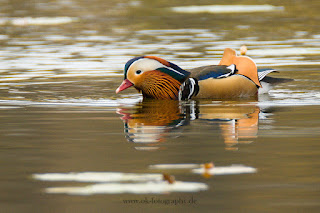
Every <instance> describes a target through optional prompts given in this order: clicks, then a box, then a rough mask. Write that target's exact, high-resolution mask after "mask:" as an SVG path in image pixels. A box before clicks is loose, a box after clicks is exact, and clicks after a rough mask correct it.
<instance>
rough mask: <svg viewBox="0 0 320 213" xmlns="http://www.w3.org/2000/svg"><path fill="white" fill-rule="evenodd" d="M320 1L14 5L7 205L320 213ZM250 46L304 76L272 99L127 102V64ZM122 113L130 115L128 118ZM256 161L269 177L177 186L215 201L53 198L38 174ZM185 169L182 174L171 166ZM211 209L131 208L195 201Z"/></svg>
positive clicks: (2, 66) (3, 73)
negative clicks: (123, 86)
mask: <svg viewBox="0 0 320 213" xmlns="http://www.w3.org/2000/svg"><path fill="white" fill-rule="evenodd" d="M319 10H320V2H319V1H315V0H308V1H305V0H288V1H280V0H258V1H257V0H255V1H250V0H238V1H231V0H223V1H219V0H215V1H210V0H199V1H197V2H195V1H191V0H183V1H182V0H176V1H168V0H159V1H147V0H137V1H130V0H92V1H83V0H28V1H26V0H0V116H1V121H0V141H1V142H0V165H1V174H0V191H1V192H2V193H1V195H0V210H1V211H3V212H35V211H41V212H75V211H77V212H88V211H90V212H100V211H101V212H106V211H111V212H119V211H123V210H126V211H128V210H130V211H132V212H140V210H141V209H142V208H143V209H148V210H150V211H153V212H163V211H165V210H167V209H168V208H174V209H175V210H176V211H177V212H182V211H185V209H186V208H188V211H197V212H198V211H207V210H213V211H214V210H216V211H219V212H234V211H239V209H240V210H243V211H245V212H265V211H267V212H273V211H274V212H288V211H307V212H318V211H319V209H320V206H319V202H318V200H319V196H320V192H319V187H320V185H319V181H320V177H319V175H320V173H319V166H320V164H319V163H318V161H319V154H320V152H319V150H320V149H319V148H320V146H319V144H318V141H319V134H320V122H319V120H320V117H319V105H320V85H319V81H320V76H319V71H320V69H319V65H320V62H319V61H320V60H319V59H320V28H319V22H320V15H319ZM242 45H246V46H247V48H248V52H247V55H248V56H250V57H252V58H253V59H254V61H255V62H256V63H257V65H258V67H272V68H275V69H277V70H279V71H280V73H277V74H274V75H276V76H277V77H286V78H293V79H295V81H293V82H289V83H285V84H282V85H279V86H277V87H275V88H274V89H273V90H271V92H270V94H269V95H265V96H263V97H259V100H249V101H221V100H206V101H200V102H192V104H191V105H188V106H187V107H186V108H185V107H184V106H181V105H180V103H178V102H170V103H163V102H152V101H151V102H142V101H141V97H140V95H139V94H137V92H136V91H135V90H134V89H128V90H127V91H124V92H123V93H122V94H119V95H116V94H115V92H114V91H115V89H116V88H117V87H118V85H119V84H120V83H121V81H122V79H123V67H124V64H125V63H126V61H127V60H129V59H131V58H132V57H135V56H139V55H155V56H159V57H162V58H164V59H167V60H169V61H172V62H173V63H176V64H177V65H179V66H181V67H182V68H184V69H188V68H192V67H197V66H202V65H209V64H217V63H218V62H219V60H220V58H221V55H222V53H223V50H224V49H225V48H226V47H231V48H234V49H236V50H237V51H239V49H240V47H241V46H242ZM120 118H121V119H120ZM211 161H213V162H214V163H215V165H220V166H227V165H232V164H244V165H248V166H252V167H254V168H256V169H257V171H258V172H257V173H255V174H242V175H233V176H232V175H231V176H213V177H210V178H204V177H202V176H200V175H195V174H191V173H190V172H188V171H185V170H183V171H173V172H172V173H173V174H174V175H175V176H176V179H178V180H183V181H194V182H201V183H205V184H207V186H208V187H209V188H208V190H205V191H203V192H194V193H183V192H172V193H168V194H156V195H154V194H148V193H146V194H142V195H141V194H140V195H135V194H130V193H124V194H115V193H111V194H110V193H104V194H100V195H88V196H79V195H66V194H48V193H46V191H45V189H46V188H48V187H53V186H55V187H56V186H70V185H71V186H78V185H79V186H83V185H85V184H84V183H77V182H76V183H70V182H59V183H57V182H50V181H49V182H46V181H44V182H41V181H39V180H34V179H33V178H32V175H33V174H36V173H53V172H59V173H68V172H86V171H100V172H124V173H125V172H134V173H135V172H136V173H154V172H157V173H162V172H167V171H162V170H160V171H158V170H157V171H152V170H150V169H148V166H150V165H151V164H163V163H167V164H176V163H178V164H180V163H196V164H201V163H205V162H211ZM170 172H171V171H170ZM191 195H193V196H194V198H195V199H197V200H198V203H197V205H192V206H187V205H177V206H173V205H164V204H154V205H146V204H144V205H138V204H123V199H145V197H147V198H148V199H151V198H152V197H155V198H159V199H178V198H182V199H189V198H190V196H191Z"/></svg>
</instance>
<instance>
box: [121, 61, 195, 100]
mask: <svg viewBox="0 0 320 213" xmlns="http://www.w3.org/2000/svg"><path fill="white" fill-rule="evenodd" d="M189 75H190V73H189V72H188V71H185V70H183V69H181V68H180V67H179V66H177V65H175V64H173V63H171V62H168V61H166V60H164V59H162V58H159V57H156V56H141V57H136V58H133V59H131V60H129V61H128V62H127V63H126V65H125V68H124V80H123V82H122V84H121V85H120V86H119V87H118V89H117V90H116V93H119V92H121V91H122V90H125V89H127V88H129V87H131V86H134V87H135V88H136V89H137V90H138V91H141V92H142V94H143V97H145V98H154V99H177V98H178V92H179V88H180V86H181V84H182V83H183V82H184V81H185V80H186V78H187V77H188V76H189Z"/></svg>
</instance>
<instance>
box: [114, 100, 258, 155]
mask: <svg viewBox="0 0 320 213" xmlns="http://www.w3.org/2000/svg"><path fill="white" fill-rule="evenodd" d="M117 113H118V114H120V115H122V117H121V119H122V120H123V122H124V132H125V137H126V139H127V140H128V141H129V142H134V143H140V144H141V143H143V145H145V146H144V147H136V149H140V150H155V149H158V148H160V147H159V145H160V143H161V142H165V141H166V140H167V139H168V138H170V137H175V138H176V137H180V136H181V135H182V132H183V130H184V129H185V128H184V127H185V126H188V125H189V124H190V123H191V122H197V126H199V125H198V124H200V126H201V125H206V126H208V125H209V126H210V128H211V129H212V128H213V130H217V131H218V132H219V134H220V135H221V136H222V138H223V141H224V143H225V145H226V149H228V150H236V149H237V147H236V146H235V145H237V144H239V143H251V142H253V141H254V140H255V139H256V138H257V134H258V121H259V113H260V108H259V107H258V106H257V105H256V104H252V103H245V104H243V103H237V104H235V103H219V104H214V102H210V103H209V104H208V103H202V102H197V101H189V102H178V101H174V100H172V101H167V100H144V101H142V102H140V103H138V104H136V106H135V108H133V109H128V108H118V109H117ZM188 131H190V129H188ZM191 131H192V129H191ZM213 132H216V131H213ZM213 134H214V133H213Z"/></svg>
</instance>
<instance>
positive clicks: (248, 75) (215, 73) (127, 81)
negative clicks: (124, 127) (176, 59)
mask: <svg viewBox="0 0 320 213" xmlns="http://www.w3.org/2000/svg"><path fill="white" fill-rule="evenodd" d="M275 71H276V70H274V69H257V66H256V64H255V62H254V61H253V60H252V59H251V58H249V57H248V56H237V55H236V51H235V50H233V49H231V48H226V49H225V50H224V53H223V57H222V59H221V61H220V63H219V64H218V65H209V66H202V67H197V68H193V69H190V70H184V69H182V68H180V67H179V66H177V65H176V64H174V63H171V62H169V61H166V60H164V59H162V58H159V57H156V56H140V57H135V58H133V59H131V60H129V61H128V62H127V63H126V65H125V69H124V80H123V82H122V84H121V85H120V86H119V87H118V88H117V90H116V93H119V92H120V91H122V90H125V89H127V88H129V87H131V86H134V87H135V88H136V89H137V90H138V91H139V92H140V91H141V92H142V94H143V97H144V98H153V99H179V100H188V99H204V98H206V99H230V98H248V97H256V96H257V95H258V91H259V90H260V91H259V93H264V92H266V91H263V88H264V89H269V88H270V85H273V84H276V83H281V82H286V81H288V80H290V79H284V78H273V77H266V75H268V74H269V73H271V72H275Z"/></svg>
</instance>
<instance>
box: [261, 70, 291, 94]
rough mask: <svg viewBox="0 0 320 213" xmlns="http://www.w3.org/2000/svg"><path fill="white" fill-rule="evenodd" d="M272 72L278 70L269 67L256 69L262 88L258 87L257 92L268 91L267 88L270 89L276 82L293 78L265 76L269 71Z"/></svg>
mask: <svg viewBox="0 0 320 213" xmlns="http://www.w3.org/2000/svg"><path fill="white" fill-rule="evenodd" d="M272 72H278V71H276V70H274V69H270V68H263V69H258V77H259V81H260V83H261V85H262V88H259V90H258V91H259V94H264V93H268V92H269V90H270V89H272V88H273V87H274V86H275V85H277V84H281V83H286V82H290V81H293V79H291V78H275V77H270V76H267V75H268V74H269V73H272Z"/></svg>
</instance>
